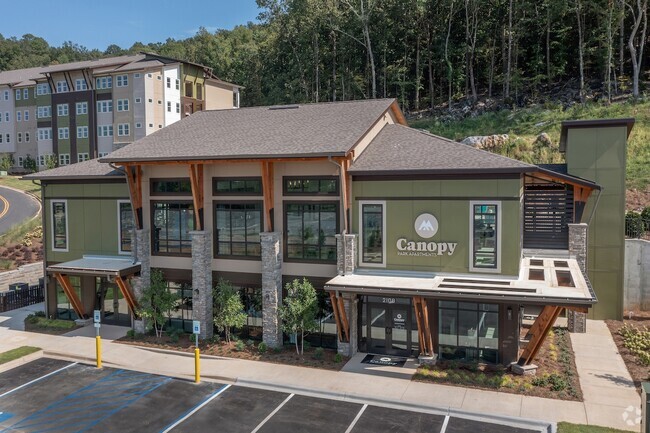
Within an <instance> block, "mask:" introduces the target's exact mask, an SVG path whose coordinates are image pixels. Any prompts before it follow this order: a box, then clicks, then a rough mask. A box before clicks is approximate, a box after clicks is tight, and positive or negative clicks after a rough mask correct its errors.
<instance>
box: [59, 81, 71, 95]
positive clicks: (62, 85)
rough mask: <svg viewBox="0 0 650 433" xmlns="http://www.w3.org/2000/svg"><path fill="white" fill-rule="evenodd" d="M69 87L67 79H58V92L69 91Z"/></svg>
mask: <svg viewBox="0 0 650 433" xmlns="http://www.w3.org/2000/svg"><path fill="white" fill-rule="evenodd" d="M68 90H69V89H68V82H67V81H57V82H56V92H57V93H63V92H67V91H68Z"/></svg>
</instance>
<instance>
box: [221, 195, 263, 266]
mask: <svg viewBox="0 0 650 433" xmlns="http://www.w3.org/2000/svg"><path fill="white" fill-rule="evenodd" d="M220 203H221V204H251V203H255V204H259V205H260V206H261V209H260V224H262V227H260V228H261V229H262V230H261V231H260V233H262V232H263V231H264V230H263V229H264V201H262V200H212V227H213V230H212V232H213V233H212V243H213V244H212V245H213V246H212V257H213V258H215V259H226V260H250V261H256V262H260V261H262V252H261V248H262V247H261V245H260V255H259V256H237V255H232V254H217V228H216V227H217V204H220Z"/></svg>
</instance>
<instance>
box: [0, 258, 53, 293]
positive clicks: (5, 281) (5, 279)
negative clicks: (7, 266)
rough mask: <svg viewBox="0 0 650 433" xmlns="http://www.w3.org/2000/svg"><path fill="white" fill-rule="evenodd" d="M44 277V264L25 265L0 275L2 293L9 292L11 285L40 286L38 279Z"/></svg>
mask: <svg viewBox="0 0 650 433" xmlns="http://www.w3.org/2000/svg"><path fill="white" fill-rule="evenodd" d="M42 276H43V262H37V263H30V264H28V265H23V266H21V267H19V268H18V269H15V270H13V271H7V272H2V273H0V291H5V290H9V284H14V283H27V284H29V285H34V284H38V279H39V278H41V277H42Z"/></svg>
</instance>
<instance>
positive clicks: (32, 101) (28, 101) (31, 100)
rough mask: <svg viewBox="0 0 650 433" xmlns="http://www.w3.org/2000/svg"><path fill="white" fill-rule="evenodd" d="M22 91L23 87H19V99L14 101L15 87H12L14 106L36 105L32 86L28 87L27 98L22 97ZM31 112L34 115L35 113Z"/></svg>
mask: <svg viewBox="0 0 650 433" xmlns="http://www.w3.org/2000/svg"><path fill="white" fill-rule="evenodd" d="M23 91H24V87H21V88H20V92H21V93H20V101H16V89H14V94H13V98H14V102H15V106H16V108H21V107H31V106H32V105H36V101H35V99H34V92H35V89H34V88H33V87H29V88H28V92H29V97H28V98H27V99H23V93H22V92H23ZM29 114H32V113H29ZM33 114H34V115H36V113H33Z"/></svg>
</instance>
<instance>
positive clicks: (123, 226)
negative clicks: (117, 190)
mask: <svg viewBox="0 0 650 433" xmlns="http://www.w3.org/2000/svg"><path fill="white" fill-rule="evenodd" d="M117 224H118V228H117V230H118V236H119V239H118V241H119V243H118V246H119V253H120V254H127V253H129V252H130V251H131V230H133V227H134V226H133V211H132V210H131V203H130V202H129V201H128V200H118V201H117Z"/></svg>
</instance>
